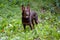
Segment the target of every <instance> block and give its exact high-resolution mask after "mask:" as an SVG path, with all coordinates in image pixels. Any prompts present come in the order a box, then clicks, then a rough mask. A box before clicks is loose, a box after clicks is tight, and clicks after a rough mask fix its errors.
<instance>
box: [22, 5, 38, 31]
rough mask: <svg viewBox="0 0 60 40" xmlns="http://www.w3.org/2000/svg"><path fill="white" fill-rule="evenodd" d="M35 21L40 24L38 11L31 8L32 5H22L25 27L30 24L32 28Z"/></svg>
mask: <svg viewBox="0 0 60 40" xmlns="http://www.w3.org/2000/svg"><path fill="white" fill-rule="evenodd" d="M34 22H35V23H36V24H38V15H37V13H36V12H34V11H31V10H30V6H29V5H27V7H24V5H22V24H23V26H24V29H25V28H26V27H25V26H26V25H29V26H30V28H31V30H32V29H33V28H34Z"/></svg>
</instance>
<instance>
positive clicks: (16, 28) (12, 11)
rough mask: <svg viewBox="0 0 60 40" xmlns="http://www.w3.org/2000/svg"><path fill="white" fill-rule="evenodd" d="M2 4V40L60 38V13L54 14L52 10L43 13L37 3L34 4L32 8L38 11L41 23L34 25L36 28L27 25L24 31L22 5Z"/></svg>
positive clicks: (0, 16) (55, 39)
mask: <svg viewBox="0 0 60 40" xmlns="http://www.w3.org/2000/svg"><path fill="white" fill-rule="evenodd" d="M1 5H2V6H3V7H2V8H1V9H0V40H34V39H36V40H37V39H39V40H40V39H41V40H60V14H58V15H56V14H52V13H50V11H46V12H44V13H41V12H40V11H38V10H40V9H39V8H38V7H37V6H36V5H37V4H36V5H34V4H32V5H33V6H31V9H33V10H35V11H36V12H37V14H38V17H39V21H40V23H39V24H38V25H34V27H35V29H34V30H30V27H29V26H27V27H26V32H24V28H23V25H22V21H21V20H22V19H21V17H22V15H21V14H22V13H21V7H18V6H17V5H15V6H14V5H13V6H9V5H8V6H7V4H6V5H3V4H1ZM34 6H35V7H34Z"/></svg>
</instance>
